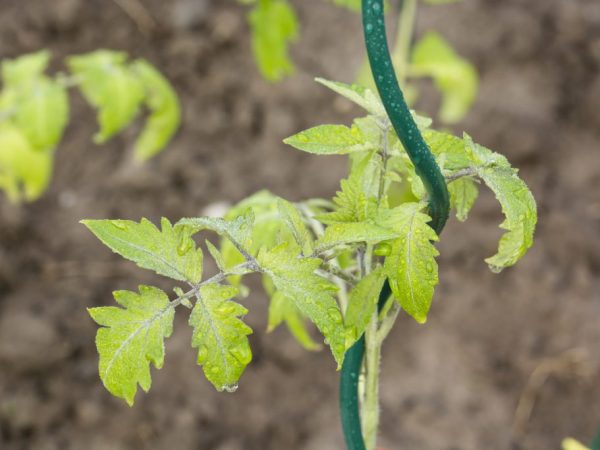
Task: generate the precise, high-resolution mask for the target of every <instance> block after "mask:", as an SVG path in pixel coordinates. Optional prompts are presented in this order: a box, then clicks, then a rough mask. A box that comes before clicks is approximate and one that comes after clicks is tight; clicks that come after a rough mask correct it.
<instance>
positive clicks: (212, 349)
mask: <svg viewBox="0 0 600 450" xmlns="http://www.w3.org/2000/svg"><path fill="white" fill-rule="evenodd" d="M237 292H238V290H237V289H236V288H235V287H232V286H221V285H218V284H207V285H204V286H202V287H201V288H200V292H199V295H198V300H197V301H196V305H195V306H194V309H193V310H192V314H191V316H190V321H189V322H190V325H191V326H192V327H194V334H193V337H192V346H193V347H194V348H197V349H198V364H199V365H201V366H202V370H203V371H204V375H205V376H206V378H207V379H208V380H209V381H210V382H211V383H212V384H213V385H214V386H215V388H216V389H217V390H218V391H223V390H226V391H228V392H233V391H234V390H235V389H237V382H238V380H239V379H240V376H241V375H242V373H243V372H244V369H245V368H246V366H247V365H248V364H249V363H250V361H251V360H252V351H251V350H250V344H249V342H248V338H247V337H246V336H247V335H249V334H252V329H250V327H248V326H247V325H246V324H244V322H242V321H241V320H240V319H239V317H240V316H244V315H245V314H246V313H247V312H248V310H247V309H246V308H244V307H243V306H242V305H240V304H238V303H235V302H233V301H231V300H230V299H232V298H233V297H235V296H236V295H237Z"/></svg>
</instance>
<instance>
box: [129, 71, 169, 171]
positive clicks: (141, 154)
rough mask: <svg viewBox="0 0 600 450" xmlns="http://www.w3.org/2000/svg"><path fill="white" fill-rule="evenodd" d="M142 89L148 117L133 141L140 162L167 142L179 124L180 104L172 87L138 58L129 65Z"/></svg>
mask: <svg viewBox="0 0 600 450" xmlns="http://www.w3.org/2000/svg"><path fill="white" fill-rule="evenodd" d="M132 69H133V71H134V72H135V74H136V75H137V76H138V79H139V80H140V82H141V83H142V85H143V86H144V89H145V91H146V100H145V105H146V107H147V108H148V109H149V110H150V117H149V118H148V120H147V121H146V124H145V125H144V129H143V130H142V133H141V134H140V136H139V137H138V138H137V140H136V142H135V156H136V158H137V159H139V160H141V161H144V160H146V159H149V158H151V157H153V156H154V155H156V154H157V153H159V152H160V151H161V150H163V149H164V148H165V146H166V145H167V144H168V143H169V141H170V140H171V138H172V137H173V135H174V134H175V132H176V131H177V129H178V128H179V124H180V123H181V106H180V104H179V99H178V97H177V93H176V92H175V89H174V88H173V86H171V84H170V83H169V81H168V80H167V79H166V78H165V77H163V76H162V75H161V73H160V72H159V71H158V70H156V68H155V67H154V66H152V65H151V64H150V63H149V62H147V61H145V60H143V59H140V60H137V61H136V62H135V63H133V67H132Z"/></svg>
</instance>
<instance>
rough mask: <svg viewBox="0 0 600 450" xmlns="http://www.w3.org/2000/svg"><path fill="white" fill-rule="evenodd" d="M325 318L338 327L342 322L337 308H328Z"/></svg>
mask: <svg viewBox="0 0 600 450" xmlns="http://www.w3.org/2000/svg"><path fill="white" fill-rule="evenodd" d="M327 317H329V319H331V321H332V322H333V323H336V324H338V325H339V324H341V323H342V322H343V321H344V319H343V317H342V313H341V312H340V310H339V309H337V308H329V309H328V310H327Z"/></svg>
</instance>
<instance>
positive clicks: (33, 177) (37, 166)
mask: <svg viewBox="0 0 600 450" xmlns="http://www.w3.org/2000/svg"><path fill="white" fill-rule="evenodd" d="M51 174H52V154H51V153H50V152H40V151H36V150H34V149H33V147H32V146H31V144H30V142H29V141H28V140H27V139H26V138H25V135H24V134H23V132H22V131H21V130H20V129H19V128H17V127H16V126H14V125H12V124H8V123H4V124H3V123H0V188H2V189H4V191H5V192H6V195H7V196H8V198H9V199H10V200H12V201H15V202H19V201H22V200H28V201H31V200H35V199H36V198H38V197H39V196H40V195H41V194H42V193H43V192H44V191H45V190H46V187H47V186H48V183H49V181H50V176H51Z"/></svg>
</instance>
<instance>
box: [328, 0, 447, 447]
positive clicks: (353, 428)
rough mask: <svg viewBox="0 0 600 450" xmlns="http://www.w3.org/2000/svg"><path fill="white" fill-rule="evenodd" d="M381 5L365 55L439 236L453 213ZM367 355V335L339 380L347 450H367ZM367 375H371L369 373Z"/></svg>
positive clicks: (370, 15)
mask: <svg viewBox="0 0 600 450" xmlns="http://www.w3.org/2000/svg"><path fill="white" fill-rule="evenodd" d="M383 11H384V8H383V0H363V1H362V23H363V31H364V36H365V43H366V47H367V55H368V57H369V63H370V65H371V71H372V73H373V79H374V80H375V84H376V86H377V90H378V91H379V95H380V97H381V101H382V103H383V106H384V107H385V111H386V112H387V115H388V117H389V119H390V122H391V124H392V126H393V127H394V130H395V131H396V134H397V135H398V138H399V139H400V142H401V143H402V145H403V146H404V149H405V150H406V153H407V154H408V157H409V158H410V160H411V161H412V163H413V164H414V166H415V172H416V174H417V175H418V176H419V177H420V178H421V180H422V181H423V185H424V186H425V189H426V190H427V193H428V194H429V214H430V216H431V222H430V225H431V227H432V228H433V229H434V230H435V232H436V233H437V234H438V235H439V234H440V233H441V232H442V230H443V229H444V225H445V224H446V220H447V219H448V213H449V210H450V200H449V194H448V189H447V187H446V181H445V179H444V175H443V174H442V171H441V170H440V168H439V166H438V165H437V163H436V162H435V158H434V156H433V154H432V153H431V151H430V150H429V147H428V146H427V144H426V143H425V140H424V139H423V136H422V135H421V132H420V131H419V127H418V126H417V124H416V122H415V120H414V118H413V116H412V114H411V112H410V109H409V108H408V105H407V104H406V101H405V100H404V95H402V90H401V89H400V86H399V84H398V80H397V78H396V72H395V70H394V65H393V63H392V58H391V56H390V52H389V49H388V43H387V35H386V30H385V17H384V12H383ZM390 294H391V290H390V287H389V282H388V281H387V280H386V281H385V283H384V286H383V289H382V290H381V293H380V294H379V300H378V309H382V308H383V307H384V305H385V303H386V302H387V300H388V297H389V296H390ZM364 352H365V337H364V335H363V336H361V338H360V339H359V340H358V342H357V343H356V344H354V346H352V347H351V348H350V349H349V350H348V351H347V353H346V358H345V360H344V365H343V366H342V372H341V375H340V417H341V420H342V428H343V430H344V437H345V440H346V446H347V447H348V450H364V449H366V447H365V442H364V439H363V436H362V433H361V421H360V412H359V401H358V378H359V374H360V369H361V367H362V364H363V359H364ZM367 370H368V369H367Z"/></svg>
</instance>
